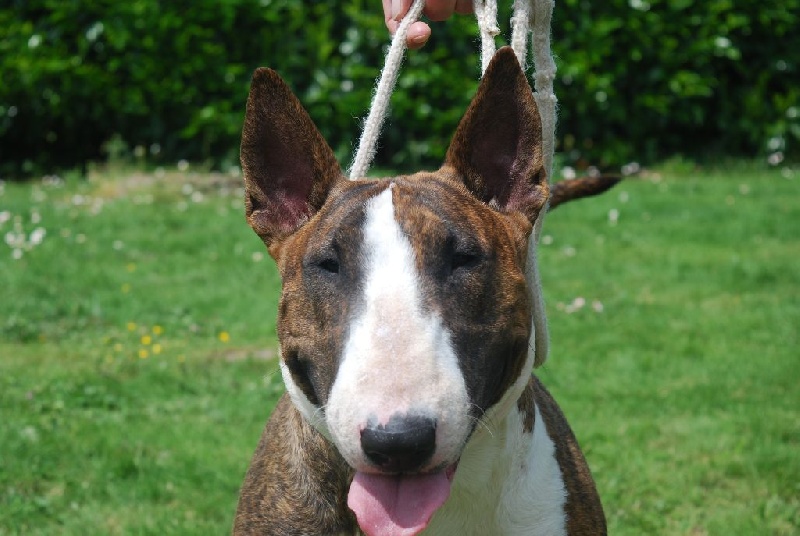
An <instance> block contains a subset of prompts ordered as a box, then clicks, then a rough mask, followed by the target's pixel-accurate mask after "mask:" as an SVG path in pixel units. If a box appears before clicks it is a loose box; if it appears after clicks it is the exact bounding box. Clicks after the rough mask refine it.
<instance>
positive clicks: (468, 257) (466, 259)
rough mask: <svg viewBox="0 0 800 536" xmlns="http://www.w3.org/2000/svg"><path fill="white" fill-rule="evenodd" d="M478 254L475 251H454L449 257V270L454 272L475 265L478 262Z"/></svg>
mask: <svg viewBox="0 0 800 536" xmlns="http://www.w3.org/2000/svg"><path fill="white" fill-rule="evenodd" d="M480 260H481V259H480V256H479V255H478V254H476V253H471V252H467V251H456V252H454V253H453V256H452V257H451V258H450V272H455V271H456V270H459V269H462V268H464V269H469V268H472V267H474V266H477V265H478V263H480Z"/></svg>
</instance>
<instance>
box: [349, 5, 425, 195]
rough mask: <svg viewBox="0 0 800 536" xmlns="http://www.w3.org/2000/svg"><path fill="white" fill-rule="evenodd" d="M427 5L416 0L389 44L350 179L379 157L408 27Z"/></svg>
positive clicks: (364, 173) (360, 173)
mask: <svg viewBox="0 0 800 536" xmlns="http://www.w3.org/2000/svg"><path fill="white" fill-rule="evenodd" d="M424 6H425V0H414V3H413V4H411V8H410V9H409V10H408V13H407V14H406V16H405V17H403V20H402V22H400V26H399V27H398V28H397V31H396V32H395V34H394V37H393V38H392V44H391V46H390V47H389V53H388V54H386V62H385V63H384V66H383V71H381V76H380V78H379V79H378V86H377V88H376V89H375V95H374V96H373V97H372V104H371V105H370V107H369V114H368V115H367V119H366V121H365V122H364V130H363V132H362V133H361V139H360V140H359V142H358V151H356V157H355V159H353V165H352V166H350V180H356V179H358V178H361V177H364V176H366V174H367V170H369V166H370V164H371V163H372V159H373V158H375V151H376V149H377V145H378V137H379V136H380V135H381V127H382V126H383V121H384V119H386V112H387V111H388V110H389V99H390V98H391V96H392V91H394V86H395V84H396V83H397V74H398V73H399V72H400V65H401V64H402V63H403V53H404V52H405V51H406V35H408V28H409V27H410V26H411V25H412V24H413V23H414V22H416V21H417V19H419V16H420V15H421V14H422V8H423V7H424Z"/></svg>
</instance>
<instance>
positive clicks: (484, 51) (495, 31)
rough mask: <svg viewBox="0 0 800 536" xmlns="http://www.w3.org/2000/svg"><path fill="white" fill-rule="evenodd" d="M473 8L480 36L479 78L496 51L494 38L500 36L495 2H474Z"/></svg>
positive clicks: (480, 0)
mask: <svg viewBox="0 0 800 536" xmlns="http://www.w3.org/2000/svg"><path fill="white" fill-rule="evenodd" d="M473 6H474V8H475V18H476V19H478V28H479V30H480V34H481V76H483V73H485V72H486V69H487V68H488V67H489V62H490V61H492V58H493V57H494V53H495V51H496V50H497V48H496V46H495V42H494V38H495V37H497V36H498V35H500V28H499V27H498V26H497V0H475V1H474V2H473Z"/></svg>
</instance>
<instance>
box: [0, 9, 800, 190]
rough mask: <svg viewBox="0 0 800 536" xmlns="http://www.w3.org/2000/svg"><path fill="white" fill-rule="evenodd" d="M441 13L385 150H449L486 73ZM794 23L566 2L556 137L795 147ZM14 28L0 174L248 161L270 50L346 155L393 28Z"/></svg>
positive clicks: (372, 21)
mask: <svg viewBox="0 0 800 536" xmlns="http://www.w3.org/2000/svg"><path fill="white" fill-rule="evenodd" d="M508 3H509V4H510V2H508ZM509 11H510V7H509V6H504V7H503V8H502V9H501V20H502V21H506V20H507V19H508V16H509ZM434 26H435V27H434V37H433V39H432V40H431V43H429V45H428V46H427V47H426V48H425V50H423V51H418V52H413V53H411V54H409V55H408V58H407V60H406V65H405V66H404V69H403V72H402V74H401V78H400V81H399V84H398V89H397V90H396V93H395V95H394V97H393V100H392V113H391V117H390V119H389V123H388V124H387V128H386V131H385V132H384V135H383V137H382V139H381V148H380V150H379V152H378V164H379V165H384V166H389V167H392V168H397V169H404V168H405V169H408V168H413V167H417V166H432V165H436V163H438V162H439V161H440V160H441V158H442V156H443V154H444V151H445V149H446V147H447V143H448V141H449V137H450V134H451V133H452V131H453V129H454V128H455V125H456V124H457V121H458V119H459V117H460V116H461V114H462V113H463V110H464V109H465V107H466V105H467V103H468V102H469V99H470V97H471V95H472V93H473V91H474V88H475V86H476V81H477V77H478V58H477V48H478V44H477V39H476V37H475V36H476V27H475V23H474V21H473V20H472V18H470V17H459V18H456V19H453V20H451V21H449V22H447V23H441V24H435V25H434ZM798 26H800V0H783V1H777V0H768V1H762V2H756V1H754V0H748V1H744V0H742V1H739V2H736V3H735V4H734V2H733V0H708V1H707V2H691V1H689V0H650V1H645V0H611V1H609V2H602V3H598V2H588V1H586V0H559V1H558V2H557V3H556V13H555V18H554V27H553V32H554V41H553V43H554V47H555V50H556V53H557V56H558V58H559V79H558V82H557V87H556V93H557V95H558V97H559V102H560V116H559V132H558V138H559V141H560V147H559V150H561V151H562V152H563V154H564V157H565V160H566V161H570V162H576V163H577V164H578V165H585V164H588V163H592V164H597V165H602V166H616V165H619V164H621V163H624V162H627V161H631V160H637V161H644V162H646V161H652V160H654V159H658V158H662V157H665V156H670V155H673V154H675V153H682V154H685V155H688V156H691V157H703V156H709V155H719V154H730V155H734V156H745V157H750V156H754V155H765V154H768V153H770V154H772V155H773V156H772V158H773V160H775V159H777V160H780V159H781V158H784V157H790V156H796V155H797V153H798V146H799V145H800V143H798V142H799V141H800V84H797V80H798V69H799V68H800V38H798V36H797V32H796V28H797V27H798ZM0 28H2V30H0V77H1V79H2V83H0V174H2V175H4V176H12V177H13V176H18V175H21V174H26V173H28V174H29V173H34V172H37V173H38V172H46V171H49V170H51V169H53V168H56V167H74V166H76V165H81V164H83V163H85V162H86V161H87V160H94V159H102V158H104V157H107V156H109V154H112V153H113V154H114V155H117V156H118V155H120V154H123V155H124V154H126V153H130V152H133V154H135V155H137V156H140V157H146V158H147V160H148V161H151V162H154V163H156V162H160V161H167V162H169V161H175V160H178V159H186V160H191V161H201V162H207V163H209V164H211V165H215V166H228V165H234V164H235V163H236V162H237V153H238V141H239V131H240V128H241V121H242V117H243V112H244V103H245V100H246V96H247V88H248V83H249V78H250V74H251V73H252V71H253V69H255V68H256V67H257V66H261V65H266V66H270V67H274V68H275V69H277V70H278V71H279V72H280V73H281V74H282V75H283V77H284V78H285V79H286V80H287V81H288V82H289V84H290V85H291V86H292V87H293V88H294V90H295V91H296V93H297V94H298V96H299V97H300V98H301V100H302V101H303V103H304V104H305V105H306V107H307V108H308V110H309V112H310V113H311V115H312V117H313V118H314V119H315V121H316V122H317V123H318V125H319V126H320V128H321V129H322V130H323V133H324V134H325V135H326V137H327V139H328V140H329V141H330V143H331V145H332V146H333V147H334V149H335V150H336V152H337V154H338V155H339V156H340V157H341V158H342V159H343V160H344V161H349V158H350V154H351V152H352V150H353V148H354V146H355V143H356V142H357V138H358V134H359V127H360V121H361V120H360V118H361V117H363V116H364V115H365V113H366V110H367V108H368V104H369V100H370V96H371V92H372V87H373V84H374V79H375V77H376V76H377V74H378V72H379V69H380V67H381V66H382V63H383V55H384V51H385V47H386V45H387V43H388V36H387V33H386V30H385V28H384V26H383V21H382V13H381V9H380V5H379V3H378V2H376V1H374V0H372V1H366V0H353V1H348V2H336V3H334V2H300V1H299V0H214V1H210V0H197V1H193V2H182V1H176V2H159V1H157V0H130V1H129V2H110V1H101V2H97V1H89V0H74V1H72V2H57V1H55V0H11V1H10V2H8V3H6V5H5V6H4V7H0ZM505 28H506V30H507V24H506V25H505ZM506 35H507V32H506Z"/></svg>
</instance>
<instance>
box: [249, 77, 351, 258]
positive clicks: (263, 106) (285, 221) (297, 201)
mask: <svg viewBox="0 0 800 536" xmlns="http://www.w3.org/2000/svg"><path fill="white" fill-rule="evenodd" d="M240 156H241V162H242V171H243V173H244V182H245V214H246V215H247V222H248V223H249V224H250V227H252V228H253V230H254V231H255V232H256V234H258V236H260V237H261V239H262V240H263V241H264V242H265V243H266V244H267V246H270V245H271V244H272V243H274V242H276V241H279V240H282V239H284V238H286V237H287V236H289V235H291V234H292V233H294V232H295V231H296V230H297V229H298V228H300V226H302V225H303V224H304V223H305V222H306V221H308V220H309V219H310V218H311V217H312V216H313V215H314V214H315V213H316V212H317V211H318V210H319V209H320V208H321V207H322V205H323V204H324V203H325V200H326V199H327V197H328V193H329V192H330V190H331V188H332V187H333V185H334V184H335V183H336V182H337V181H339V180H344V176H343V175H342V170H341V167H340V166H339V163H338V162H337V160H336V156H335V155H334V154H333V151H332V150H331V148H330V146H328V144H327V142H326V141H325V139H324V138H323V137H322V134H321V133H320V132H319V130H318V129H317V127H316V126H315V125H314V122H313V121H312V120H311V118H310V117H309V115H308V113H307V112H306V111H305V110H304V109H303V106H302V105H301V104H300V101H298V100H297V97H295V96H294V94H292V91H291V89H289V87H288V86H287V85H286V84H285V83H284V81H283V80H281V78H280V76H278V74H277V73H276V72H275V71H273V70H272V69H265V68H260V69H257V70H256V72H255V74H254V75H253V80H252V82H251V85H250V95H249V96H248V98H247V112H246V113H245V118H244V128H243V129H242V146H241V155H240Z"/></svg>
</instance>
